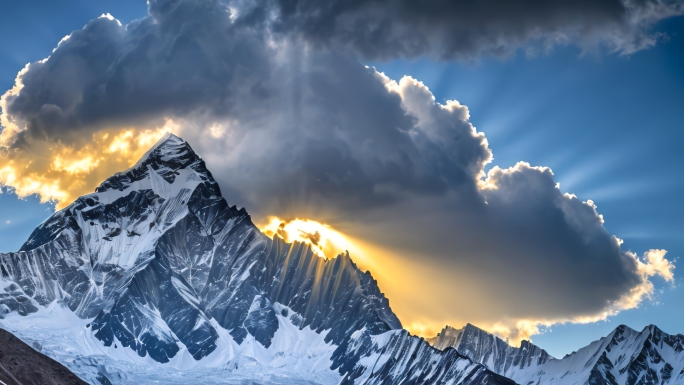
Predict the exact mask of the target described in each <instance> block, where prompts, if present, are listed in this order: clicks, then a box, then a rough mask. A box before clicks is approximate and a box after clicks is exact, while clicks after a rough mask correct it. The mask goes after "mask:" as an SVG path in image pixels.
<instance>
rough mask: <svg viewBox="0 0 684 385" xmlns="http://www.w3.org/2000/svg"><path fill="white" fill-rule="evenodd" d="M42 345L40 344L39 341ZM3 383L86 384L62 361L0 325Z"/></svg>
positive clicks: (35, 384)
mask: <svg viewBox="0 0 684 385" xmlns="http://www.w3.org/2000/svg"><path fill="white" fill-rule="evenodd" d="M36 347H37V348H40V346H39V345H36ZM0 383H4V384H5V385H85V384H86V383H85V382H84V381H83V380H81V379H80V378H78V377H77V376H76V375H75V374H73V373H71V372H70V371H69V369H67V368H65V367H64V366H62V365H61V364H60V363H59V362H57V361H55V360H53V359H51V358H49V357H47V356H45V355H43V354H41V353H39V352H37V351H36V350H35V349H34V348H32V347H30V346H28V345H27V344H25V343H23V342H22V341H21V340H19V339H18V338H17V337H15V336H13V335H12V334H10V333H9V332H6V331H5V330H2V329H0Z"/></svg>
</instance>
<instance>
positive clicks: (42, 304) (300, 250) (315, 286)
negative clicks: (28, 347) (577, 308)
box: [0, 134, 684, 385]
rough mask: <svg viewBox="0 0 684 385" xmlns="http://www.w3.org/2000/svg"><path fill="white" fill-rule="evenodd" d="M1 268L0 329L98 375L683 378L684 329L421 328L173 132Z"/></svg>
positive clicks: (260, 379)
mask: <svg viewBox="0 0 684 385" xmlns="http://www.w3.org/2000/svg"><path fill="white" fill-rule="evenodd" d="M0 275H1V278H0V318H3V320H2V321H0V327H2V328H4V329H7V330H9V331H11V332H13V333H15V334H16V335H17V336H18V337H20V338H21V339H23V340H25V341H29V340H30V341H37V342H39V343H40V344H41V346H42V351H43V352H44V353H45V354H47V355H48V356H50V357H52V358H54V359H56V360H57V361H59V362H61V363H62V364H64V365H65V366H66V367H67V368H69V369H70V370H71V371H73V372H74V373H75V374H77V375H78V376H79V377H81V378H82V379H83V380H85V381H87V382H89V383H91V384H98V383H101V384H110V383H112V384H125V383H126V384H127V383H151V382H159V383H167V384H174V383H178V384H186V383H187V382H188V381H189V380H191V381H201V382H202V383H207V384H210V383H242V382H241V381H245V380H247V381H254V382H256V383H263V384H291V383H298V384H300V383H301V384H306V383H311V384H328V383H329V384H335V383H339V384H463V385H506V384H514V383H519V384H530V385H531V384H558V385H561V384H562V385H565V384H612V385H623V384H629V385H633V384H644V385H645V384H678V383H684V371H683V370H684V354H682V344H683V343H684V336H681V335H677V336H669V335H667V334H665V333H663V332H661V331H660V330H658V329H657V328H655V327H650V328H647V329H645V330H644V331H642V332H640V333H637V332H635V331H633V330H631V329H628V328H626V327H620V328H618V329H616V331H614V332H613V333H611V335H609V336H608V337H606V338H604V339H602V340H600V341H596V342H594V343H592V344H591V345H589V346H587V347H586V348H583V349H581V350H579V351H578V352H576V353H573V354H571V355H569V356H566V357H565V358H563V359H562V360H557V359H554V358H552V357H550V356H549V355H548V354H547V353H546V352H545V351H543V350H542V349H539V348H538V347H536V346H534V345H532V344H530V343H529V342H523V345H522V346H521V347H520V348H514V347H510V346H508V345H507V344H506V343H505V342H504V341H502V340H500V339H498V338H497V337H495V336H493V335H491V334H488V333H486V332H484V331H482V330H480V329H477V328H476V327H474V326H471V325H468V326H466V327H465V328H464V329H461V330H456V329H453V328H448V327H447V328H445V329H444V330H443V331H442V333H440V335H439V336H438V337H436V338H434V339H429V340H427V341H426V340H424V339H423V338H420V337H416V336H412V335H410V334H409V333H408V332H407V331H405V330H403V329H402V325H401V323H400V321H399V319H398V318H397V316H396V315H395V314H394V313H393V312H392V310H391V308H390V306H389V301H388V300H387V298H385V296H384V294H383V293H382V292H381V291H380V289H379V288H378V285H377V282H376V281H375V280H374V279H373V277H372V276H371V274H370V272H363V271H361V270H359V269H358V267H357V266H356V265H355V264H354V262H353V261H352V259H351V258H350V256H349V255H348V254H346V253H344V254H340V255H339V256H337V257H336V258H332V259H324V258H320V257H318V256H317V255H316V254H314V253H313V252H312V251H311V249H310V248H309V247H308V245H306V244H303V243H297V242H295V243H292V244H290V243H286V242H284V241H283V239H282V238H280V237H278V236H277V235H276V236H275V237H274V238H269V237H267V236H266V235H264V234H263V233H261V232H260V231H259V229H258V228H256V226H254V224H253V223H252V221H251V219H250V216H249V215H248V213H247V212H246V211H245V210H244V209H238V208H236V207H235V206H230V205H229V204H228V203H227V202H226V200H225V199H224V198H223V197H222V195H221V192H220V189H219V186H218V184H217V183H216V182H215V180H214V179H213V177H212V175H211V173H210V172H209V171H208V170H207V169H206V166H205V163H204V162H203V161H202V159H201V158H200V157H199V156H198V155H197V154H196V153H195V152H194V151H193V150H192V149H191V148H190V146H189V145H188V144H187V143H186V142H184V141H183V140H182V139H180V138H178V137H176V136H174V135H172V134H168V135H166V136H165V137H164V138H163V139H162V140H160V141H159V142H158V143H157V144H156V145H155V146H154V147H153V148H151V149H150V151H148V153H147V154H145V156H144V157H143V158H142V159H141V160H140V161H139V162H138V163H136V164H135V165H134V166H133V167H132V168H130V169H129V170H126V171H124V172H121V173H118V174H115V175H113V176H112V177H110V178H109V179H107V180H106V181H104V182H103V183H102V184H101V185H100V186H99V187H98V188H97V189H96V191H95V193H93V194H89V195H85V196H83V197H81V198H79V199H77V200H76V201H75V202H74V203H72V204H71V205H69V206H68V207H66V208H65V209H63V210H60V211H58V212H56V213H55V214H53V215H52V216H51V217H50V218H49V219H48V220H46V221H45V222H44V223H43V224H41V225H40V226H38V228H36V229H35V231H34V232H33V233H32V234H31V236H30V237H29V239H28V240H27V241H26V243H25V244H24V245H23V246H22V247H21V249H20V251H19V252H16V253H8V254H0ZM1 349H2V347H0V350H1ZM217 369H220V370H217Z"/></svg>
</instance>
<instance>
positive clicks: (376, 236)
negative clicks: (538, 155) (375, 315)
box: [0, 0, 678, 340]
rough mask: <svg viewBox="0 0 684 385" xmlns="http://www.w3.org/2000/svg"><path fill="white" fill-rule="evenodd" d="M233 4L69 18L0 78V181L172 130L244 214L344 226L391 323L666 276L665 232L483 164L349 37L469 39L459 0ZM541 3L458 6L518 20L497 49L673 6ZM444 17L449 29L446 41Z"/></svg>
mask: <svg viewBox="0 0 684 385" xmlns="http://www.w3.org/2000/svg"><path fill="white" fill-rule="evenodd" d="M528 3H529V4H528ZM533 3H534V4H536V2H519V4H522V5H520V6H519V7H513V9H512V10H511V12H513V11H516V12H518V11H521V10H523V9H526V8H527V7H531V6H532V4H533ZM245 4H247V3H246V2H245V3H240V2H234V3H222V2H220V1H216V0H205V1H197V0H157V1H150V2H149V9H150V15H149V16H148V17H145V18H143V19H141V20H137V21H134V22H132V23H130V24H128V25H126V26H123V25H121V24H120V23H119V22H118V21H117V20H115V19H114V18H112V17H110V16H103V17H100V18H97V19H94V20H92V21H91V22H90V23H88V25H86V26H85V27H84V28H83V29H82V30H79V31H74V32H73V33H71V34H70V35H69V36H68V37H67V38H65V39H63V40H62V41H61V42H60V43H59V45H58V46H57V47H56V49H55V50H54V51H53V52H52V54H51V55H50V56H49V58H47V59H45V60H42V61H39V62H35V63H31V64H30V65H28V66H27V67H26V68H25V69H24V70H23V71H22V72H21V73H20V74H19V75H18V77H17V80H16V85H15V87H14V88H13V89H12V90H9V91H8V92H7V93H5V94H4V95H3V96H2V99H1V101H0V107H2V110H3V111H2V115H0V122H1V124H2V126H3V129H2V132H1V133H0V184H2V185H6V186H10V187H13V188H15V189H16V191H17V192H18V193H19V194H20V195H27V194H31V193H38V194H40V195H41V197H42V198H43V199H57V200H59V201H60V204H61V205H64V204H67V203H69V202H70V200H72V199H73V198H74V197H76V196H78V195H80V194H83V193H86V192H89V191H91V190H92V189H93V188H94V186H95V185H96V184H97V183H98V182H99V181H101V180H102V179H104V178H105V177H106V176H108V175H109V174H111V173H113V172H114V171H119V170H121V169H122V168H125V167H126V166H128V165H130V164H131V163H132V162H134V161H135V160H136V159H137V157H139V156H140V155H141V154H142V153H143V152H144V151H145V149H146V148H147V147H148V146H149V145H150V144H151V143H152V142H153V141H154V140H155V139H156V138H158V137H159V136H160V135H161V134H162V133H163V132H165V131H169V130H171V131H174V132H176V133H177V134H180V135H181V136H182V137H184V138H185V139H186V140H188V141H189V142H190V143H191V144H192V145H193V147H194V148H195V149H196V150H197V151H198V152H199V153H200V154H201V155H202V156H203V157H204V158H205V159H206V160H207V163H208V165H209V167H210V169H211V170H212V171H213V173H214V175H215V177H216V178H217V179H218V181H219V183H220V184H221V186H222V188H223V190H224V196H225V197H226V199H227V200H228V201H229V202H230V203H231V204H238V205H242V206H246V207H247V208H248V210H249V211H250V212H251V213H252V215H253V218H254V219H255V221H256V222H257V223H265V222H266V220H267V217H268V216H269V215H277V216H279V217H283V218H287V219H294V218H295V217H305V218H312V219H315V220H318V221H322V222H327V223H329V224H331V225H332V226H333V227H335V228H336V229H338V230H340V231H342V232H343V233H345V234H346V235H347V236H348V237H349V238H350V239H352V240H353V241H354V242H355V244H356V245H357V246H358V251H359V253H363V254H364V255H359V257H358V259H359V260H360V261H361V265H362V267H367V268H370V269H371V270H372V271H373V273H374V275H375V276H377V277H378V279H379V281H380V284H381V287H383V288H384V289H385V291H387V292H388V294H389V297H390V298H391V299H392V306H393V308H394V309H395V310H396V311H397V312H398V314H399V315H400V317H401V318H402V319H403V321H404V323H405V324H407V325H408V326H411V327H412V328H413V329H414V330H416V331H420V329H421V327H426V328H428V330H427V331H426V333H429V332H430V331H431V330H435V329H438V328H440V327H441V326H443V324H444V323H450V324H453V325H457V324H462V323H465V322H473V323H476V324H479V325H482V326H484V327H487V328H489V329H490V330H494V331H497V332H499V333H502V334H506V335H510V336H511V337H512V338H513V339H514V340H515V339H516V338H520V337H526V336H528V335H529V334H530V333H534V332H535V328H536V326H537V325H539V324H552V323H555V322H565V321H575V322H588V321H591V320H596V319H602V318H605V317H606V316H608V315H610V314H614V313H615V312H618V311H620V310H623V309H628V308H633V307H635V306H638V305H639V303H640V302H641V301H642V300H643V299H644V298H647V297H648V296H650V295H651V294H652V292H653V283H652V282H651V279H652V278H653V277H655V276H660V277H661V278H662V279H665V280H672V279H673V275H672V274H673V269H674V266H673V265H672V264H671V263H670V262H669V261H668V260H667V259H666V258H665V252H664V251H662V250H651V251H648V252H646V253H645V254H644V255H643V256H637V255H636V254H634V253H632V252H629V251H626V250H623V249H622V248H621V245H620V243H621V241H620V240H619V239H618V238H616V237H613V236H611V234H609V233H608V232H607V231H606V230H605V228H604V227H603V219H602V218H601V216H600V215H599V214H598V212H597V211H596V207H595V206H594V205H593V203H592V202H591V201H588V202H582V201H580V200H579V199H577V198H576V197H575V196H573V195H569V194H564V193H563V192H562V191H561V190H560V188H559V187H558V185H557V184H556V182H555V181H554V176H553V173H552V172H551V170H549V169H548V168H543V167H532V166H530V165H528V164H526V163H519V164H518V165H516V166H515V167H513V168H510V169H506V170H503V169H499V168H497V167H494V168H492V169H491V170H490V171H489V172H487V173H485V171H484V170H485V165H486V164H487V163H489V162H490V161H491V159H492V152H491V150H490V149H489V147H488V144H487V140H486V138H485V136H484V134H483V133H481V132H477V130H476V129H475V128H474V127H473V126H472V125H471V123H470V122H469V113H468V109H467V108H466V107H465V106H463V105H460V104H459V103H458V102H456V101H449V102H446V103H445V104H440V103H436V102H435V99H434V97H433V95H432V93H431V92H430V90H429V89H428V88H427V87H425V86H424V85H423V84H422V83H420V82H419V81H417V80H415V79H412V78H410V77H404V78H403V79H400V80H398V81H395V80H392V79H389V78H387V77H386V76H385V75H383V74H382V73H379V72H377V71H376V70H375V69H373V68H367V67H365V66H363V65H362V64H360V63H359V62H358V60H357V59H356V57H355V56H354V55H355V54H354V50H349V47H350V46H352V45H353V46H354V48H355V49H357V50H360V51H361V52H362V53H363V52H366V48H364V47H365V46H368V47H371V45H369V44H371V43H372V44H377V45H378V47H377V48H378V50H377V51H373V52H377V54H378V55H379V56H383V57H390V56H392V57H394V56H397V55H408V54H411V55H413V54H417V53H421V52H423V53H427V54H436V55H438V56H443V57H453V56H459V55H461V54H467V53H468V52H470V53H475V52H481V51H492V50H493V49H494V48H493V47H494V46H493V45H488V44H490V43H489V42H488V40H487V39H488V38H487V36H488V35H486V34H483V35H482V36H480V37H479V38H477V39H475V40H474V41H470V40H471V39H472V36H470V35H468V33H470V32H468V31H472V30H473V28H470V27H468V28H466V27H463V28H461V27H459V28H456V27H453V28H451V27H450V28H451V29H449V28H446V27H445V25H446V24H447V23H445V21H444V20H446V19H444V18H448V17H452V16H453V17H454V20H456V21H457V20H461V18H462V17H463V16H460V15H461V13H463V12H466V11H464V10H463V9H460V8H459V9H452V8H449V7H447V8H446V9H445V10H444V12H443V14H442V15H441V16H437V15H438V12H436V11H435V9H433V8H431V7H432V6H433V5H434V4H433V5H430V4H432V3H430V2H428V3H425V4H426V5H421V6H419V5H417V4H418V3H415V4H414V3H412V2H396V3H394V2H392V3H390V2H382V1H379V2H373V3H372V5H365V4H366V2H363V3H359V4H356V5H354V2H349V3H347V2H345V3H340V4H339V5H335V2H328V3H320V4H328V5H329V6H330V9H328V8H326V9H321V10H318V11H317V10H316V9H315V8H316V7H317V6H318V5H316V4H318V3H313V2H312V3H311V4H309V3H299V4H298V5H296V6H292V4H289V5H284V4H280V5H274V4H271V3H260V5H261V6H260V7H257V6H254V3H250V4H251V5H249V6H246V5H245ZM293 4H297V3H293ZM459 4H460V3H459ZM465 4H468V3H465ZM506 4H509V3H508V2H507V3H506ZM511 4H512V3H511ZM516 4H518V3H516ZM544 4H546V3H544ZM554 4H555V3H554ZM556 6H557V7H558V8H559V9H560V10H569V11H568V12H565V11H563V12H562V17H561V16H560V15H561V13H558V12H560V11H559V10H558V9H556V8H554V7H555V6H554V7H551V6H543V5H538V7H540V8H541V9H542V10H541V11H539V12H537V11H535V12H532V13H529V17H528V18H526V19H525V18H524V19H525V20H522V21H516V23H519V25H513V24H511V23H512V22H510V21H507V20H508V19H505V20H504V19H503V18H501V16H496V15H494V16H491V15H490V16H486V15H485V12H484V11H483V10H480V9H479V8H478V6H477V4H476V3H473V4H471V5H470V6H469V7H470V8H467V9H469V11H468V12H473V15H480V16H478V17H481V18H485V17H489V19H486V20H484V21H485V22H484V23H483V24H482V31H480V32H483V31H484V32H487V31H489V32H492V33H494V35H492V36H498V35H497V34H504V35H506V36H508V35H511V33H509V32H510V28H522V29H521V32H520V34H519V36H517V37H516V35H515V34H513V36H514V38H513V40H506V42H505V43H506V44H509V43H510V44H513V45H505V47H507V49H509V48H511V47H515V44H522V43H523V42H525V41H526V40H528V39H529V38H530V36H532V37H534V38H540V37H544V36H546V38H551V37H553V36H556V35H557V33H558V31H566V32H567V31H568V30H569V29H568V28H570V27H572V28H577V29H572V28H571V29H570V30H573V31H575V32H577V31H580V32H581V31H582V30H583V29H582V28H579V27H577V26H580V27H581V26H582V25H583V24H582V23H588V22H589V21H592V23H591V25H592V26H597V27H596V28H598V26H601V25H603V24H601V23H604V24H605V23H607V24H605V25H604V27H605V26H610V25H615V26H620V28H618V27H615V28H612V29H611V28H609V29H610V31H612V32H611V33H610V34H608V35H606V36H607V37H606V36H604V38H605V39H612V40H610V41H613V42H615V41H617V40H614V39H615V37H616V36H621V38H622V39H623V43H624V44H623V45H620V46H619V48H617V47H618V46H617V45H616V46H615V47H616V49H619V50H621V51H625V52H627V51H629V50H630V49H634V47H636V46H634V47H633V48H628V46H629V45H628V44H627V42H628V41H629V39H628V37H635V36H637V35H633V34H632V35H630V34H629V33H636V32H638V31H642V29H639V28H642V27H644V25H646V24H644V23H646V22H647V21H648V20H651V21H653V20H655V19H657V18H658V17H662V15H665V14H668V12H670V13H672V12H675V10H677V9H678V8H677V6H676V5H672V6H669V5H666V4H663V3H653V2H649V1H642V2H634V3H632V2H629V3H626V2H620V1H617V2H615V4H613V3H611V2H608V1H606V2H596V3H594V2H586V3H585V2H576V3H575V2H573V3H572V4H571V2H568V3H567V4H566V3H565V2H560V3H558V5H556ZM367 7H371V8H370V9H369V10H367V11H366V8H367ZM378 7H386V8H387V12H386V15H387V16H386V17H390V18H391V21H392V22H390V23H389V25H390V27H388V28H390V29H389V30H388V31H389V32H388V34H387V35H383V34H382V33H379V34H378V36H379V37H381V38H382V39H379V40H373V41H370V40H368V41H366V40H364V39H366V38H370V37H371V34H367V35H365V36H360V37H358V38H354V37H352V36H349V34H348V33H347V32H345V28H351V27H350V26H352V25H354V23H360V22H361V23H369V24H364V25H368V26H371V27H372V26H375V25H377V26H381V25H383V23H384V22H381V21H377V22H375V21H374V22H369V21H368V20H366V19H364V17H373V15H379V13H378V11H377V10H378V9H379V8H378ZM412 7H413V8H415V7H417V8H416V12H417V16H416V17H415V19H413V18H411V17H409V16H408V13H407V12H408V11H409V10H410V9H413V8H412ZM459 7H460V6H459ZM502 7H503V6H502ZM507 7H508V6H507ZM511 7H512V6H511ZM581 7H587V13H583V12H580V9H581ZM504 8H505V7H504ZM613 8H617V9H618V10H617V11H615V10H614V9H613ZM464 9H465V8H464ZM649 9H650V10H651V12H650V13H649V12H646V11H647V10H649ZM636 10H638V12H637V11H636ZM665 10H668V12H665ZM570 11H572V12H570ZM589 11H591V12H589ZM497 12H503V11H502V10H499V11H497ZM573 12H574V13H573ZM456 14H458V15H459V16H456ZM326 15H328V16H330V15H332V16H334V17H333V20H332V21H329V23H328V26H329V28H328V29H326V30H325V31H322V32H325V33H322V32H321V33H316V34H313V32H314V31H315V30H312V31H308V30H306V29H305V28H304V27H305V26H310V27H312V28H318V27H316V26H317V25H318V24H317V23H319V22H321V23H322V22H323V21H324V20H327V19H325V17H327V16H326ZM358 15H365V16H363V17H362V18H360V19H354V18H355V17H357V16H358ZM450 15H451V16H450ZM554 15H556V16H554ZM573 15H574V16H573ZM578 15H581V17H580V16H578ZM639 15H641V16H639ZM645 15H651V16H645ZM637 16H638V17H641V18H642V19H641V20H640V21H638V22H635V21H634V18H636V17H637ZM359 17H360V16H359ZM383 17H385V16H383ZM554 17H555V18H554ZM649 17H650V18H649ZM311 18H314V19H315V20H311ZM316 18H319V19H320V20H318V19H316ZM433 18H434V20H433ZM512 19H515V18H512ZM540 20H543V23H542V24H539V25H537V27H534V28H531V29H530V28H529V26H530V25H535V23H541V21H540ZM626 20H627V21H629V22H627V21H626ZM305 21H306V22H305ZM594 21H595V22H596V23H594ZM599 22H600V23H599ZM350 23H351V24H350ZM395 23H396V24H395ZM440 23H442V24H440ZM610 23H616V24H610ZM630 23H631V24H630ZM451 24H458V23H451ZM451 24H449V25H451ZM428 25H429V26H430V28H429V29H426V28H427V26H428ZM634 25H638V26H639V28H636V27H634V28H636V29H634V28H633V29H630V28H632V27H633V26H634ZM545 26H546V27H545ZM569 26H570V27H569ZM319 27H321V26H319ZM523 27H524V28H523ZM604 27H601V28H604ZM321 28H322V27H321ZM440 28H442V29H440ZM605 28H608V27H605ZM616 28H617V29H616ZM644 28H645V27H644ZM474 30H476V31H477V28H475V29H474ZM379 31H380V32H382V31H383V30H382V29H381V30H379ZM411 31H413V32H415V33H414V35H415V36H419V37H421V36H422V37H421V38H424V39H426V41H428V42H430V44H429V45H427V46H425V45H417V46H416V47H418V46H420V49H421V50H426V51H410V52H409V51H408V48H406V47H404V48H402V47H397V46H396V45H397V44H399V43H401V44H409V43H410V40H406V39H403V38H402V36H403V35H402V33H404V34H408V33H409V32H411ZM529 31H533V32H529ZM597 31H599V29H596V30H594V29H593V27H592V28H590V29H589V30H587V34H590V35H591V36H593V37H592V38H595V37H596V36H599V35H596V36H594V34H597V33H598V32H597ZM616 31H618V32H619V33H618V32H616ZM625 31H627V32H629V33H627V32H625ZM630 31H631V32H630ZM466 32H468V33H466ZM484 32H483V33H484ZM623 32H624V33H623ZM577 33H579V32H577ZM459 34H465V35H463V36H462V39H461V40H463V41H464V42H466V43H467V44H466V45H465V46H460V45H458V44H456V43H457V41H456V40H458V35H459ZM528 35H529V36H528ZM580 35H581V36H584V35H583V34H582V33H580V34H579V35H577V36H580ZM312 36H318V37H320V38H313V37H312ZM447 36H448V39H447ZM502 36H503V35H502ZM587 36H588V35H587ZM601 36H603V35H601ZM643 36H646V35H643ZM643 36H642V37H643ZM454 39H456V40H454ZM516 39H517V40H516ZM495 40H496V39H495ZM397 42H398V43H397ZM483 42H484V43H483ZM322 43H325V44H322ZM632 43H634V42H633V41H632V42H631V43H629V44H632ZM502 44H503V43H502ZM615 44H617V43H615ZM475 46H476V47H475ZM464 47H465V48H464ZM473 47H475V48H473ZM366 53H367V52H366ZM369 56H372V55H369Z"/></svg>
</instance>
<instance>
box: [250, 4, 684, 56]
mask: <svg viewBox="0 0 684 385" xmlns="http://www.w3.org/2000/svg"><path fill="white" fill-rule="evenodd" d="M262 4H264V5H263V7H264V8H266V9H275V10H276V11H275V12H273V13H274V16H273V19H274V20H273V22H272V23H273V25H274V28H275V29H276V30H277V31H280V32H283V33H291V34H295V35H296V36H300V37H302V38H304V39H306V40H308V41H311V42H313V43H315V44H317V45H320V46H334V47H336V48H338V47H345V48H350V49H352V50H354V51H357V52H359V53H361V54H362V55H363V56H365V57H367V58H371V59H381V60H382V59H393V58H396V57H405V58H411V57H416V56H421V55H430V56H433V57H436V58H439V59H475V58H477V57H478V56H481V55H491V56H505V55H509V54H511V53H512V52H514V51H515V50H517V49H519V48H524V49H525V50H526V51H528V52H529V53H534V52H539V51H546V50H549V49H550V48H552V47H553V46H555V45H567V44H577V45H579V46H581V47H583V48H584V49H593V48H596V47H598V46H604V47H606V48H607V49H608V50H610V51H612V52H619V53H622V54H629V53H632V52H635V51H637V50H640V49H643V48H646V47H649V46H652V45H654V44H655V43H656V41H657V39H658V37H659V34H658V33H652V32H651V31H650V29H651V27H652V26H653V25H654V24H655V23H656V22H658V21H660V20H662V19H664V18H667V17H670V16H673V15H679V14H682V12H683V11H684V8H683V5H682V3H681V2H679V1H668V0H597V1H596V0H594V1H592V0H582V1H571V0H569V1H566V0H562V1H537V0H519V1H507V0H496V1H487V2H481V1H474V0H466V1H446V0H427V1H425V0H423V1H421V0H375V1H363V0H356V1H348V0H331V1H316V0H273V1H265V2H263V3H262ZM274 4H275V6H274Z"/></svg>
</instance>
